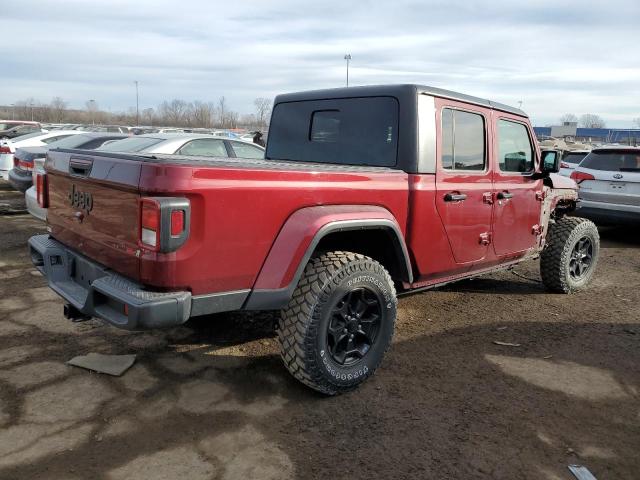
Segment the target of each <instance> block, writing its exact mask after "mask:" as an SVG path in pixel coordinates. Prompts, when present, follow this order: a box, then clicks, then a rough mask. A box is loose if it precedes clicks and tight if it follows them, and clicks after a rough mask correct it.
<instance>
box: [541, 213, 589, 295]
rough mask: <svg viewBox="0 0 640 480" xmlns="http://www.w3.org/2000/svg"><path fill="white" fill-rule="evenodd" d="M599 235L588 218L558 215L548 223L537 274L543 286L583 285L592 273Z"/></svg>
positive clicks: (572, 287)
mask: <svg viewBox="0 0 640 480" xmlns="http://www.w3.org/2000/svg"><path fill="white" fill-rule="evenodd" d="M599 252H600V236H599V235H598V229H597V228H596V226H595V225H594V224H593V222H591V221H589V220H585V219H584V218H578V217H562V218H559V219H558V220H556V221H555V223H552V224H550V227H549V233H548V234H547V246H546V248H545V249H544V251H543V252H542V255H541V256H540V275H541V276H542V282H543V283H544V285H545V286H546V287H547V289H549V290H551V291H553V292H559V293H572V292H575V291H577V290H581V289H583V288H584V287H586V286H587V284H588V283H589V282H590V281H591V278H592V277H593V274H594V271H595V268H596V264H597V263H598V254H599Z"/></svg>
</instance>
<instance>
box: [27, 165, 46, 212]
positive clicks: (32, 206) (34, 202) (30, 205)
mask: <svg viewBox="0 0 640 480" xmlns="http://www.w3.org/2000/svg"><path fill="white" fill-rule="evenodd" d="M44 161H45V159H44V158H36V159H34V161H33V163H34V165H33V173H32V174H31V175H32V178H33V185H32V186H31V187H29V189H28V190H27V191H26V192H25V194H24V201H25V203H26V204H27V210H28V211H29V213H30V214H31V215H33V216H34V217H36V218H38V219H40V220H42V221H45V220H46V219H47V209H46V208H43V207H41V206H40V204H39V203H38V192H37V190H36V188H37V182H38V180H37V177H38V175H45V171H44Z"/></svg>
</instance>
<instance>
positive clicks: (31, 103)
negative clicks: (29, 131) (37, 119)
mask: <svg viewBox="0 0 640 480" xmlns="http://www.w3.org/2000/svg"><path fill="white" fill-rule="evenodd" d="M30 106H31V121H32V122H33V102H31V105H30Z"/></svg>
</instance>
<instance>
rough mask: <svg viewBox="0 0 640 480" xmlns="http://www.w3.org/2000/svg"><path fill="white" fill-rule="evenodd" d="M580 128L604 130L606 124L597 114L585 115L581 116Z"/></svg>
mask: <svg viewBox="0 0 640 480" xmlns="http://www.w3.org/2000/svg"><path fill="white" fill-rule="evenodd" d="M580 126H581V127H583V128H604V127H605V126H606V123H605V122H604V120H603V119H602V117H600V116H599V115H596V114H595V113H585V114H584V115H582V116H580Z"/></svg>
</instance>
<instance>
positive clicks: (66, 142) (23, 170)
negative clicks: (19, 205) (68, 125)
mask: <svg viewBox="0 0 640 480" xmlns="http://www.w3.org/2000/svg"><path fill="white" fill-rule="evenodd" d="M123 138H128V135H124V134H122V133H99V132H86V133H82V134H80V135H71V136H69V137H64V138H62V139H58V140H56V141H55V142H51V143H49V144H47V145H45V146H42V147H21V148H17V149H16V151H15V153H14V154H13V164H14V167H13V169H12V170H10V171H9V183H10V184H11V185H12V186H13V188H15V189H16V190H19V191H21V192H26V191H27V189H28V188H29V187H31V185H32V184H33V183H32V178H31V177H32V175H31V173H32V171H33V161H34V160H35V159H36V158H45V157H46V156H47V152H48V151H49V149H50V148H77V149H81V150H94V149H96V148H98V147H101V146H102V145H104V144H105V143H106V142H110V141H113V140H121V139H123Z"/></svg>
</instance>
